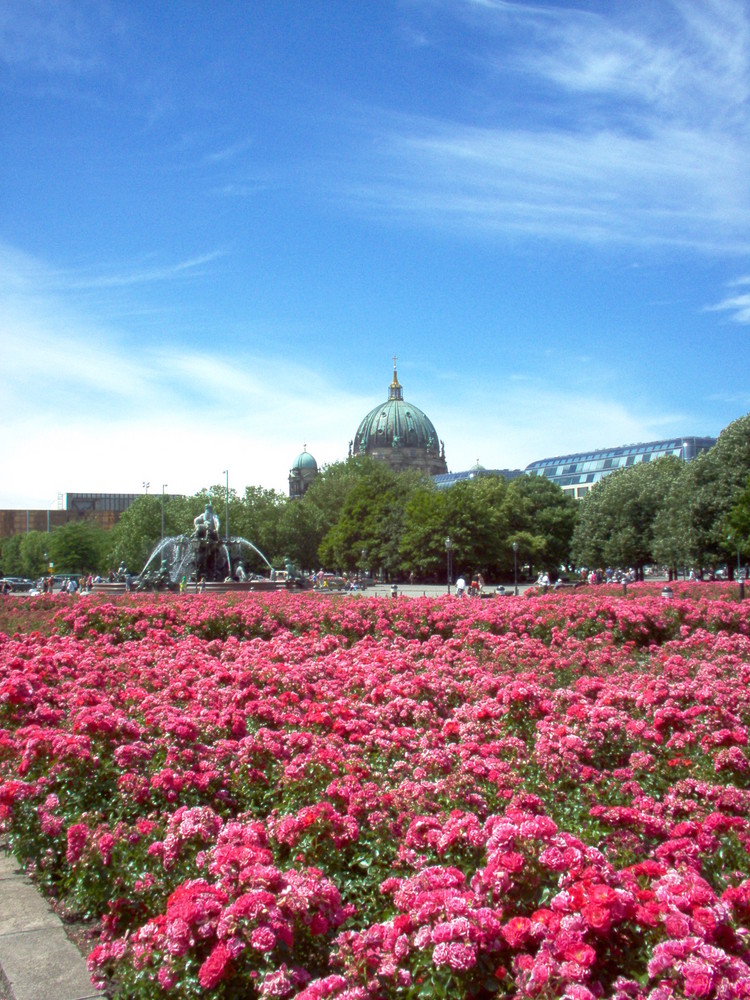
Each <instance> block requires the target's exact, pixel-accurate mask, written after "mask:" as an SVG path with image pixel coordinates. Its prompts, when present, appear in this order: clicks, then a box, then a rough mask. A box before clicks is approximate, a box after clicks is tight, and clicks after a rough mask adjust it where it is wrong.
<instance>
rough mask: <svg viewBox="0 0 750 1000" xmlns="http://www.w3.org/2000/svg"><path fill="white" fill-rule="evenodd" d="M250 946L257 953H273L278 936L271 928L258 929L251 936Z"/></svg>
mask: <svg viewBox="0 0 750 1000" xmlns="http://www.w3.org/2000/svg"><path fill="white" fill-rule="evenodd" d="M250 944H251V945H252V946H253V948H255V950H256V951H272V950H273V948H274V945H275V944H276V935H275V934H274V932H273V931H272V930H271V928H270V927H256V928H255V929H254V930H253V932H252V934H251V935H250Z"/></svg>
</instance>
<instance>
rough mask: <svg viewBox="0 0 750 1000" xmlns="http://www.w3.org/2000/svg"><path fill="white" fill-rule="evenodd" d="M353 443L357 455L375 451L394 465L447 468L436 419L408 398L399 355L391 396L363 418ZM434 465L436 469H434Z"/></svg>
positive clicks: (374, 453)
mask: <svg viewBox="0 0 750 1000" xmlns="http://www.w3.org/2000/svg"><path fill="white" fill-rule="evenodd" d="M352 444H353V449H352V450H353V454H355V455H372V456H373V457H374V458H380V459H385V460H386V461H388V462H389V464H391V465H398V466H400V467H405V468H406V467H412V468H422V469H423V471H426V472H428V474H431V475H434V474H436V473H437V472H443V471H447V468H446V465H445V455H444V453H441V446H440V441H439V440H438V436H437V431H436V430H435V428H434V426H433V424H432V421H431V420H430V418H429V417H428V416H427V415H426V414H425V413H423V412H422V410H420V409H419V407H418V406H414V405H413V404H412V403H407V402H406V400H405V399H404V391H403V389H402V387H401V384H400V382H399V380H398V375H397V373H396V365H395V359H394V365H393V381H392V382H391V384H390V386H389V388H388V399H387V400H386V401H385V402H384V403H381V404H380V405H379V406H376V407H375V408H374V409H372V410H370V412H369V413H368V414H367V416H366V417H365V418H364V419H363V420H362V421H361V423H360V425H359V427H358V428H357V434H356V436H355V438H354V441H353V442H352ZM433 466H435V472H432V471H431V469H432V467H433Z"/></svg>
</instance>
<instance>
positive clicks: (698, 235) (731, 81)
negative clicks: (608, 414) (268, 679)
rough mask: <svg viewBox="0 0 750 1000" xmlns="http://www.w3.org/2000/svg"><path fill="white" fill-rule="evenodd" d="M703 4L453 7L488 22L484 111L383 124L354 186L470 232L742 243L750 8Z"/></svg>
mask: <svg viewBox="0 0 750 1000" xmlns="http://www.w3.org/2000/svg"><path fill="white" fill-rule="evenodd" d="M708 6H709V7H710V10H707V11H706V13H705V14H699V13H697V10H696V5H694V4H688V3H684V4H683V3H678V4H675V5H674V6H670V5H661V6H659V7H657V8H655V11H652V12H650V13H646V14H643V12H642V11H641V12H640V13H641V14H643V16H641V17H639V19H638V22H637V23H636V22H635V19H634V18H632V17H631V18H629V19H627V12H624V13H622V16H618V14H620V13H621V12H620V9H619V8H615V7H612V8H609V7H608V8H607V11H606V12H605V13H604V14H602V15H601V16H599V15H594V14H591V13H587V12H580V11H575V10H572V9H571V8H569V7H565V8H552V7H549V8H545V9H542V8H540V7H537V6H536V5H517V4H505V3H489V2H487V3H482V4H478V3H476V2H474V3H471V4H467V5H464V6H463V8H462V7H461V5H459V6H458V7H452V8H451V10H453V11H456V10H458V11H460V10H461V9H463V10H468V9H469V8H470V9H471V13H472V17H473V19H474V21H473V23H474V25H475V27H476V26H477V13H478V12H480V14H481V17H480V19H479V20H480V24H479V27H482V26H484V27H485V28H486V29H487V35H488V38H489V41H482V43H477V51H481V50H483V53H482V54H480V55H479V56H477V52H473V53H472V56H473V62H472V65H473V66H475V65H477V64H481V61H482V59H483V60H484V64H485V67H486V75H485V79H484V85H483V89H482V88H481V86H480V85H476V89H477V98H476V107H475V109H474V110H473V112H471V111H466V110H464V111H462V112H459V111H457V112H456V113H455V116H454V117H453V118H452V119H450V120H449V119H447V118H443V119H438V118H424V117H422V118H419V117H411V118H406V117H404V118H401V119H390V120H382V119H381V127H380V132H379V134H378V135H377V139H376V141H375V142H374V143H373V144H372V145H371V146H370V147H369V148H368V157H367V161H366V162H364V163H363V165H362V167H361V170H360V176H359V181H358V183H357V184H355V185H352V188H351V193H352V195H353V196H354V197H356V198H358V199H359V200H360V201H361V202H362V203H363V204H365V205H370V206H372V207H373V208H374V209H375V210H377V211H378V212H379V213H381V214H382V213H389V214H390V215H391V216H395V217H399V216H407V217H409V218H411V219H418V220H420V221H421V222H422V223H424V224H427V225H433V226H437V227H451V228H455V227H458V228H462V229H464V230H466V231H471V232H481V231H485V232H487V233H495V234H504V235H510V236H518V235H522V236H527V237H531V238H546V239H565V240H580V241H586V242H603V241H608V242H614V243H621V242H627V243H643V244H646V245H660V244H670V245H676V246H683V247H691V248H697V249H699V250H701V251H704V252H712V251H721V252H731V253H737V252H745V251H747V249H748V246H749V245H750V240H749V239H748V235H747V234H748V232H749V231H750V230H749V228H748V222H750V182H749V181H748V175H747V170H746V163H747V161H748V158H749V156H750V138H749V137H750V127H749V126H750V109H749V107H748V103H747V100H746V97H747V95H748V93H749V92H750V71H749V68H748V63H749V60H750V46H749V45H748V35H749V33H750V20H749V17H748V11H747V9H746V7H745V5H744V4H741V3H733V2H725V0H722V2H721V3H716V2H711V3H710V4H709V5H708ZM447 9H448V8H444V10H447ZM520 16H522V17H523V18H524V27H525V28H526V29H528V30H525V31H524V32H519V31H518V30H517V29H518V24H517V19H518V17H520ZM664 18H670V19H671V20H672V22H673V23H672V24H671V27H672V28H673V29H674V30H670V31H668V32H667V31H665V30H664ZM511 29H515V30H511ZM511 73H512V74H516V76H517V77H518V78H519V79H522V80H523V81H524V86H523V88H522V90H521V96H520V97H518V98H515V99H514V98H510V97H508V96H507V94H506V92H505V91H504V90H503V85H504V83H506V82H507V79H508V76H509V74H511ZM517 89H518V88H517ZM482 98H484V103H483V104H482V103H481V102H482ZM509 101H510V103H508V102H509ZM521 101H523V102H525V104H527V105H528V107H530V108H533V114H528V115H526V114H524V106H523V105H522V104H521V103H520V102H521ZM492 108H498V109H499V110H498V111H497V112H496V113H495V114H494V115H493V114H492V112H491V110H490V109H492ZM493 118H494V119H495V120H494V121H493V120H492V119H493ZM470 119H473V120H470ZM525 121H528V122H529V123H530V124H528V125H526V124H524V122H525ZM477 122H482V124H477ZM373 164H375V166H373Z"/></svg>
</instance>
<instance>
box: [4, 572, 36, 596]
mask: <svg viewBox="0 0 750 1000" xmlns="http://www.w3.org/2000/svg"><path fill="white" fill-rule="evenodd" d="M3 584H8V585H9V586H10V590H11V592H13V593H16V594H20V593H24V592H25V591H29V590H31V589H32V588H33V586H34V581H33V580H27V579H26V577H24V576H5V577H3V578H2V580H0V587H2V585H3ZM5 589H6V590H7V589H8V588H7V587H6V588H5Z"/></svg>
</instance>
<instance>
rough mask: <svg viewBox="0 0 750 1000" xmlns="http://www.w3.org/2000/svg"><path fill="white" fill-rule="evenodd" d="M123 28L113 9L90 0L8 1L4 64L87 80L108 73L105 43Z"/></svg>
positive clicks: (2, 33)
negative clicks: (104, 70) (97, 72)
mask: <svg viewBox="0 0 750 1000" xmlns="http://www.w3.org/2000/svg"><path fill="white" fill-rule="evenodd" d="M120 28H121V25H120V22H119V21H118V19H117V18H116V17H115V15H114V13H113V10H112V8H111V6H110V5H109V4H100V3H91V2H88V0H57V2H56V3H47V2H45V0H3V3H2V4H0V62H4V63H6V64H8V65H11V66H13V67H16V68H28V69H33V70H41V71H43V72H46V73H55V74H59V73H62V74H68V75H71V76H81V75H85V74H89V73H91V72H92V71H95V70H99V69H101V68H102V66H103V64H104V62H105V57H104V54H103V52H102V50H101V43H102V40H103V39H106V38H113V37H116V36H117V34H118V33H119V31H120Z"/></svg>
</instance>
